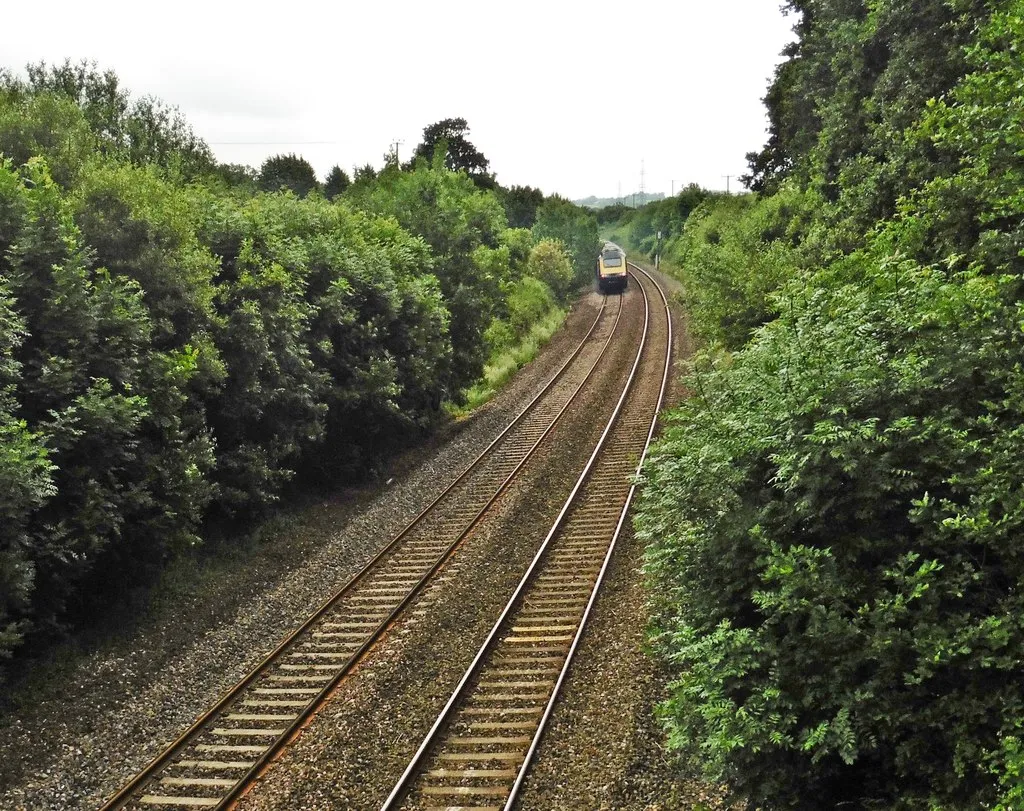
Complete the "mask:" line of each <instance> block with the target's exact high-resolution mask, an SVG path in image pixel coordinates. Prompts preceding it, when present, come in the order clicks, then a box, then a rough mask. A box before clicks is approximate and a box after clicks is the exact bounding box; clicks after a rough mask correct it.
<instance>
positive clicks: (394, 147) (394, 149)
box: [391, 138, 405, 166]
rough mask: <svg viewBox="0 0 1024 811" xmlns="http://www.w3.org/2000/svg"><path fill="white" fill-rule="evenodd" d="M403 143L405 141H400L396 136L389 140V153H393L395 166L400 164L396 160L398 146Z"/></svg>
mask: <svg viewBox="0 0 1024 811" xmlns="http://www.w3.org/2000/svg"><path fill="white" fill-rule="evenodd" d="M404 143H405V141H400V140H398V139H397V138H396V139H395V140H394V141H392V142H391V154H392V155H394V157H395V166H399V165H400V164H399V162H398V147H400V146H401V145H402V144H404Z"/></svg>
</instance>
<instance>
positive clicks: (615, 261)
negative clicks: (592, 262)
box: [597, 242, 628, 293]
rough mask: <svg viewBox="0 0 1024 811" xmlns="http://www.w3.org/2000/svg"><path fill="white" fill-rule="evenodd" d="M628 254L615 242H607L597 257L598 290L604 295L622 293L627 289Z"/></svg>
mask: <svg viewBox="0 0 1024 811" xmlns="http://www.w3.org/2000/svg"><path fill="white" fill-rule="evenodd" d="M627 279H628V277H627V276H626V252H625V251H624V250H622V248H620V247H619V246H618V245H616V244H615V243H614V242H606V243H605V244H604V248H602V249H601V253H600V254H598V257H597V289H598V290H600V291H601V292H602V293H621V292H623V291H624V290H625V289H626V281H627Z"/></svg>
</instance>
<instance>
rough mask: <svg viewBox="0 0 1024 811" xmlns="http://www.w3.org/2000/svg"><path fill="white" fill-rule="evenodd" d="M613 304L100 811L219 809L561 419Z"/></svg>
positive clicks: (612, 317)
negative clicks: (494, 429) (338, 583)
mask: <svg viewBox="0 0 1024 811" xmlns="http://www.w3.org/2000/svg"><path fill="white" fill-rule="evenodd" d="M622 301H623V300H622V299H621V297H614V298H612V299H609V298H608V297H605V299H604V300H603V302H602V306H601V310H600V312H599V313H598V315H597V317H596V318H595V320H594V323H593V325H592V326H591V329H590V331H589V332H588V334H587V336H586V337H585V338H584V339H583V341H582V342H581V343H580V344H579V346H578V347H577V348H576V350H575V352H574V353H573V354H572V355H571V356H570V357H569V358H568V359H567V360H566V362H565V363H564V364H563V365H562V367H561V368H560V369H559V370H558V371H557V372H556V373H555V374H554V375H553V376H552V378H551V380H550V381H549V382H548V384H547V385H546V386H545V387H544V388H543V389H542V390H541V391H540V392H539V393H538V395H537V396H536V397H535V398H534V400H533V401H531V403H530V404H529V405H528V406H526V408H524V409H523V410H522V411H521V412H520V414H519V415H518V416H517V417H516V418H515V419H514V420H513V421H512V422H511V423H510V424H509V425H508V426H507V427H506V429H505V430H504V431H503V432H502V433H501V434H500V435H499V436H498V437H497V438H496V439H495V440H494V441H493V442H492V443H491V445H489V446H488V447H487V448H486V449H485V450H484V451H483V452H482V453H481V454H480V456H479V457H478V458H477V459H476V460H475V461H474V462H473V463H472V464H471V465H470V466H469V467H467V468H466V470H465V471H463V472H462V473H461V474H460V475H459V476H458V477H457V478H456V479H455V480H454V481H453V482H452V484H451V485H449V487H448V488H447V489H445V490H444V491H443V492H442V493H441V494H440V495H439V496H437V498H436V499H435V500H434V501H433V502H432V503H431V504H430V505H429V506H428V507H427V508H426V509H425V510H424V511H423V512H422V513H420V515H419V516H418V517H417V518H415V519H414V520H413V521H412V522H410V523H409V525H407V526H406V527H405V528H404V529H403V530H402V531H401V532H400V533H399V534H398V535H397V536H396V537H395V538H394V539H392V540H391V541H390V542H389V543H388V544H387V545H386V546H384V547H383V548H382V550H381V551H380V553H379V554H378V555H377V556H376V557H375V558H374V559H373V560H371V561H370V562H369V563H368V564H367V565H366V567H365V568H364V569H363V570H361V571H360V572H358V573H357V574H356V575H354V576H353V577H352V578H351V579H350V580H349V581H348V583H346V584H345V585H344V586H343V587H342V588H340V589H339V590H338V591H337V592H336V593H335V594H334V595H333V596H332V597H331V598H330V599H329V600H327V601H326V602H325V603H324V604H323V605H322V606H320V608H318V609H317V610H316V611H315V612H314V613H313V614H312V615H311V616H310V617H309V618H308V619H307V620H306V622H304V623H303V624H302V626H301V627H299V628H298V629H297V630H296V631H294V632H293V633H292V634H290V635H289V636H288V637H287V638H286V639H284V640H283V641H282V642H281V643H280V644H279V645H278V646H277V647H276V648H275V649H274V650H273V651H272V652H271V653H270V654H269V655H268V656H267V657H266V658H265V659H264V660H263V661H262V662H261V663H260V664H259V665H258V666H257V667H256V668H255V669H254V670H253V671H252V672H251V673H250V674H248V675H247V676H246V677H244V678H243V679H242V680H241V681H240V682H238V683H237V684H236V685H235V686H234V687H232V688H231V689H230V690H229V691H228V692H227V693H225V694H224V695H223V696H222V697H221V698H220V699H219V700H218V701H217V702H216V703H215V704H214V705H213V707H211V708H210V709H209V710H208V711H207V712H206V713H204V714H203V715H202V716H201V717H200V718H199V719H197V720H196V722H195V723H194V724H193V725H192V726H191V727H190V728H189V729H188V730H186V731H185V732H184V733H183V734H182V735H181V736H180V737H179V738H178V739H177V740H176V741H174V742H173V743H172V744H171V745H170V746H169V747H167V749H165V750H164V751H163V752H162V753H161V754H160V755H158V756H157V757H156V758H155V759H154V760H153V761H152V762H151V763H150V764H149V765H148V766H147V767H146V768H145V769H144V770H143V771H142V772H140V773H139V774H138V775H137V776H136V777H135V778H133V779H132V780H131V781H130V782H129V783H128V784H127V785H125V786H124V787H123V788H122V789H121V790H120V791H119V792H117V794H115V795H114V796H113V797H111V798H110V799H109V800H108V801H107V802H106V803H105V804H104V805H103V806H102V807H101V809H100V811H115V809H156V810H157V811H158V810H159V809H172V808H214V809H225V808H228V807H230V806H231V804H232V803H233V802H234V801H235V800H236V799H237V798H238V797H239V796H240V795H241V794H242V793H243V792H244V791H245V789H246V788H247V786H248V785H249V784H250V783H251V782H252V780H253V779H255V777H257V776H258V775H259V774H260V773H261V772H262V770H263V769H264V768H265V767H266V765H267V764H268V763H269V762H270V761H271V760H272V759H273V757H274V756H275V755H276V754H277V752H278V751H280V750H281V748H282V747H284V746H285V745H286V744H287V743H288V741H289V740H291V739H292V738H293V737H294V736H295V735H296V734H297V733H298V731H299V730H300V729H301V728H302V726H303V725H304V724H305V723H306V721H307V720H308V718H309V717H310V716H311V715H312V714H313V713H315V712H316V710H317V709H318V708H319V706H321V705H322V704H323V702H324V701H325V700H326V698H327V697H328V695H329V694H330V693H331V692H332V691H333V689H334V688H335V687H336V685H337V684H338V683H339V682H340V681H341V679H343V678H344V677H345V675H346V674H347V673H348V672H350V671H351V670H352V668H353V667H354V666H355V664H356V663H357V662H358V661H359V660H360V659H361V658H362V656H363V655H364V654H365V653H366V652H367V651H368V650H369V649H370V647H371V646H372V645H373V644H374V643H375V642H376V641H377V640H378V639H379V638H380V636H381V635H382V634H383V633H384V632H385V630H386V629H387V628H388V627H389V626H390V625H391V623H392V622H393V621H394V620H395V619H396V618H397V617H398V615H399V614H401V612H402V611H403V609H404V608H405V607H406V606H407V605H408V604H409V603H410V602H411V601H412V600H413V599H414V598H415V597H416V596H417V595H419V594H420V593H421V592H422V590H423V589H424V588H425V587H426V586H427V584H428V583H430V582H431V581H432V579H433V578H434V576H435V574H436V573H437V572H438V570H440V569H441V568H442V566H443V565H444V564H445V562H446V560H447V559H448V558H449V557H450V556H451V555H452V554H453V552H454V550H455V549H456V548H457V547H458V546H459V545H460V543H461V542H462V541H463V539H465V538H466V537H467V535H469V533H470V532H471V531H472V530H473V529H474V527H475V526H476V525H477V524H478V523H479V522H480V521H481V519H482V518H483V516H484V514H485V513H486V512H487V510H488V509H489V507H490V506H491V505H492V504H493V503H494V502H495V501H496V500H497V499H498V497H499V496H500V495H501V494H502V493H503V492H504V491H505V489H506V488H507V487H508V485H509V484H510V483H511V482H512V480H513V479H515V478H516V476H517V475H518V474H519V472H520V471H521V470H522V469H523V468H524V466H525V465H526V464H527V462H528V461H529V460H530V458H531V457H532V456H533V454H534V453H535V452H536V451H537V449H538V448H539V447H540V446H541V444H542V443H543V441H544V439H545V438H546V437H547V436H548V434H549V433H550V431H551V430H552V429H553V427H554V425H555V424H556V423H557V422H558V421H559V419H560V418H561V417H562V416H563V415H564V414H566V412H567V410H568V409H569V407H570V405H571V404H572V403H573V401H574V400H575V399H576V397H577V395H578V394H579V393H580V392H581V391H582V390H583V389H584V386H585V385H586V383H587V381H588V380H589V379H591V376H592V375H593V374H594V373H595V372H596V371H597V370H598V369H599V368H600V366H601V360H602V359H603V358H604V357H605V356H606V355H607V354H608V349H609V347H611V346H612V345H613V344H614V338H615V336H616V335H617V334H618V333H619V331H620V330H619V325H620V321H621V320H622V319H621V315H622V308H623V306H624V305H623V303H622ZM609 302H612V303H611V304H610V303H609Z"/></svg>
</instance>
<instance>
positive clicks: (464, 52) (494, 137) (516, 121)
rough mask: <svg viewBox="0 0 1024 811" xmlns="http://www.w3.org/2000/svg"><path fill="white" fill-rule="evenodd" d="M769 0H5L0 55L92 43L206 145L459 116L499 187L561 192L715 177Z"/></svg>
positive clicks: (653, 188)
mask: <svg viewBox="0 0 1024 811" xmlns="http://www.w3.org/2000/svg"><path fill="white" fill-rule="evenodd" d="M779 4H780V0H710V1H709V0H701V2H698V0H663V2H652V1H651V0H625V1H623V0H620V2H616V3H606V2H600V1H599V0H591V1H590V2H577V0H571V1H570V0H546V1H545V2H536V1H535V0H520V2H518V3H501V4H498V3H492V2H487V0H420V2H409V1H408V0H392V2H358V3H356V2H346V0H337V1H336V2H334V3H332V4H321V3H313V2H308V0H291V2H286V3H275V4H272V5H270V4H266V3H262V2H259V0H254V1H253V0H251V1H250V2H245V3H241V2H234V1H233V0H232V2H220V1H219V0H206V1H205V2H195V0H178V2H175V3H160V4H156V3H147V2H140V0H134V1H133V2H113V0H92V1H91V2H82V0H76V2H64V0H51V2H48V3H45V4H33V3H10V4H8V7H7V8H5V9H4V13H3V17H4V24H3V27H2V29H0V63H2V64H3V65H4V66H6V67H9V68H13V69H20V68H22V67H23V66H24V65H25V63H27V62H30V61H32V62H35V61H38V60H40V59H45V60H47V61H49V62H52V61H63V59H64V58H65V57H71V58H72V59H74V60H78V59H81V58H87V59H95V60H96V61H97V62H98V63H99V66H100V67H101V68H113V69H114V70H115V71H116V72H117V74H118V76H119V77H120V78H121V81H122V83H123V85H124V86H125V87H127V88H128V89H129V90H131V91H132V94H133V96H139V95H147V94H151V95H155V96H158V97H160V98H162V99H163V100H164V101H167V102H169V103H171V104H174V105H176V106H178V107H179V108H180V109H181V110H182V112H183V113H184V114H185V116H186V117H187V118H188V120H189V121H190V123H191V124H192V126H193V128H194V129H195V131H196V132H197V134H198V135H200V136H201V137H202V138H204V139H205V140H206V141H207V142H208V143H209V144H210V145H211V147H212V148H213V151H214V153H215V154H216V156H217V158H218V159H219V160H222V161H226V162H230V163H247V164H250V165H252V166H256V167H258V166H259V165H260V163H262V161H263V160H264V159H265V158H266V157H267V156H269V155H273V154H277V153H282V152H296V153H298V154H301V155H303V156H304V157H305V158H306V159H307V160H309V161H310V163H312V164H313V166H314V167H315V168H316V170H317V172H318V173H319V174H320V176H321V177H323V176H324V175H325V174H326V173H327V171H328V170H329V169H330V167H331V166H333V165H334V164H335V163H337V164H340V165H341V167H342V168H343V169H345V170H346V171H348V172H351V169H352V167H353V166H354V165H363V164H365V163H372V164H374V165H375V166H377V167H379V166H380V165H381V164H382V162H383V156H384V154H385V152H387V151H388V148H389V143H391V142H393V141H396V140H397V141H402V142H403V143H402V144H401V145H400V146H399V156H400V157H401V158H402V159H405V158H406V157H408V155H409V153H410V151H411V150H412V149H413V148H414V147H415V145H416V144H417V143H418V142H419V140H420V136H421V135H422V131H423V128H424V127H425V126H427V125H428V124H431V123H433V122H435V121H438V120H440V119H443V118H450V117H460V116H461V117H462V118H465V119H467V121H468V122H469V126H470V140H471V141H472V142H473V143H474V144H475V145H476V146H477V147H478V148H479V149H480V150H481V151H482V152H483V153H484V155H485V156H486V157H487V158H488V159H489V160H490V161H491V169H492V171H494V172H496V173H497V176H498V181H499V182H500V183H502V184H503V185H516V184H518V185H530V186H534V187H539V188H541V189H543V190H544V191H545V192H546V193H552V192H558V193H560V194H563V195H566V196H568V197H572V198H580V197H584V196H587V195H590V194H595V195H598V196H614V195H616V194H617V193H618V190H619V189H620V188H621V190H622V193H623V194H628V193H631V192H634V191H636V190H637V189H638V188H639V186H640V172H641V163H642V164H643V166H644V169H645V181H644V185H645V187H646V189H647V191H649V192H658V191H663V192H665V193H666V194H668V193H669V192H670V191H671V190H672V185H673V181H674V182H675V188H676V189H677V190H678V189H679V188H680V186H681V185H683V184H686V183H690V182H696V183H699V184H701V185H702V186H705V187H707V188H725V184H726V180H725V177H724V176H725V175H733V176H735V175H738V174H740V173H741V172H743V171H744V170H745V169H746V163H745V161H744V155H745V153H747V152H749V151H751V150H755V149H758V148H759V147H760V146H761V145H762V144H763V143H764V141H765V127H766V118H765V113H764V107H763V104H762V103H761V98H762V97H763V96H764V94H765V90H766V89H767V86H768V83H769V81H770V78H771V75H772V72H773V70H774V67H775V65H776V64H778V62H779V61H780V59H781V57H780V56H779V54H780V51H781V50H782V48H783V46H784V45H785V44H786V42H788V41H790V40H791V39H792V38H793V35H792V31H791V29H792V26H793V24H794V22H795V20H794V18H792V17H785V16H784V15H783V14H782V12H781V11H780V9H779ZM732 183H733V188H734V189H735V188H736V185H737V184H736V181H735V179H734V180H733V181H732Z"/></svg>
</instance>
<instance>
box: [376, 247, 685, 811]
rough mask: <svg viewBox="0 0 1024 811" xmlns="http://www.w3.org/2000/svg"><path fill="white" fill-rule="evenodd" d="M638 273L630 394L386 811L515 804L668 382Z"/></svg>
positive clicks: (668, 332)
mask: <svg viewBox="0 0 1024 811" xmlns="http://www.w3.org/2000/svg"><path fill="white" fill-rule="evenodd" d="M631 269H632V271H633V277H634V279H635V280H637V282H638V284H640V286H641V288H642V289H643V290H644V292H645V303H647V315H646V319H645V329H644V337H643V339H642V341H641V344H640V348H639V349H638V351H637V354H636V359H635V362H634V365H633V369H632V372H631V373H630V376H629V381H628V383H627V385H626V388H625V390H624V391H623V394H622V396H621V398H620V399H619V402H618V404H617V406H616V408H615V410H614V412H613V414H612V416H611V418H610V419H609V421H608V424H607V426H606V428H605V430H604V433H603V434H602V436H601V439H600V441H599V442H598V445H597V447H596V448H595V450H594V452H593V454H592V456H591V458H590V460H589V462H588V463H587V466H586V468H585V469H584V471H583V473H582V474H581V476H580V478H579V480H578V481H577V483H576V486H575V487H574V488H573V491H572V493H571V494H570V496H569V498H568V500H567V501H566V503H565V505H564V506H563V508H562V510H561V512H560V514H559V516H558V518H557V519H556V520H555V522H554V524H553V526H552V527H551V529H550V530H549V532H548V534H547V536H546V538H545V539H544V541H543V543H542V544H541V546H540V548H539V550H538V552H537V554H536V556H535V557H534V559H533V562H532V564H531V565H530V567H529V569H528V570H527V572H526V574H525V575H524V576H523V578H522V580H521V581H520V583H519V586H518V588H517V589H516V591H515V593H514V594H513V596H512V598H511V599H510V600H509V602H508V604H507V605H506V607H505V609H504V611H503V612H502V614H501V616H500V617H499V619H498V621H497V622H496V623H495V625H494V627H493V628H492V630H491V632H490V634H489V635H488V637H487V639H486V641H485V642H484V644H483V645H482V646H481V648H480V650H479V651H478V653H477V655H476V657H475V658H474V660H473V662H472V664H471V665H470V666H469V668H468V669H467V670H466V672H465V675H464V676H463V677H462V680H461V681H460V683H459V685H458V687H457V688H456V689H455V691H454V693H453V694H452V696H451V698H450V699H449V700H448V703H447V704H446V706H445V708H444V709H443V710H442V712H441V713H440V715H439V716H438V717H437V720H436V721H435V722H434V724H433V726H432V728H431V730H430V732H429V733H428V734H427V736H426V738H425V739H424V741H423V743H422V744H421V745H420V747H419V749H418V750H417V752H416V754H415V755H414V756H413V758H412V760H411V761H410V763H409V765H408V766H407V768H406V770H405V772H404V774H403V775H402V777H401V778H400V779H399V780H398V782H397V784H396V785H395V787H394V789H393V790H392V792H391V794H390V795H389V797H388V798H387V800H386V801H385V803H384V805H383V807H382V811H394V810H395V809H399V808H401V809H414V808H415V809H419V808H448V809H462V808H467V809H468V808H474V809H491V811H499V809H504V810H505V811H508V810H509V809H511V808H512V807H513V806H514V803H515V800H516V796H517V794H518V792H519V788H520V786H521V785H522V783H523V780H524V779H525V777H526V774H527V771H528V768H529V764H530V761H531V759H532V757H533V755H534V752H535V750H536V747H537V745H538V743H539V741H540V739H541V736H542V734H543V731H544V726H545V724H546V723H547V720H548V718H549V717H550V715H551V712H552V709H553V707H554V702H555V700H556V698H557V696H558V692H559V689H560V687H561V685H562V683H563V681H564V679H565V677H566V674H567V673H568V670H569V667H570V664H571V662H572V657H573V653H574V652H575V650H576V646H577V645H578V643H579V640H580V637H581V634H582V633H583V628H584V626H585V623H586V620H587V617H588V616H589V614H590V611H591V607H592V606H593V603H594V600H595V599H596V596H597V593H598V589H599V588H600V586H601V582H602V580H603V578H604V574H605V571H606V569H607V566H608V563H609V561H610V560H611V556H612V553H613V551H614V548H615V542H616V540H617V538H618V535H619V533H620V531H621V528H622V525H623V522H624V521H625V519H626V515H627V512H628V510H629V506H630V503H631V501H632V497H633V485H632V481H631V480H632V474H634V473H635V472H637V470H638V469H639V465H640V463H641V462H642V459H643V456H644V455H645V453H646V450H647V446H648V444H649V442H650V439H651V436H652V435H653V432H654V426H655V419H656V416H657V412H658V409H659V408H660V405H661V401H662V398H663V396H664V392H665V385H666V383H667V380H668V373H669V368H670V362H671V346H672V326H671V319H670V315H669V311H668V302H667V300H666V298H665V296H664V293H663V292H662V291H661V289H660V287H659V286H658V285H657V283H656V282H655V280H654V279H653V278H652V277H651V276H650V275H649V274H647V273H645V272H644V271H643V270H642V269H640V268H638V267H635V266H631ZM641 279H642V281H641ZM651 297H654V298H655V302H654V306H651V305H650V299H651Z"/></svg>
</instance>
